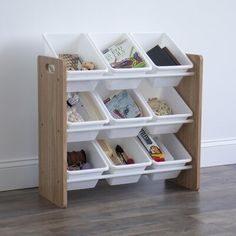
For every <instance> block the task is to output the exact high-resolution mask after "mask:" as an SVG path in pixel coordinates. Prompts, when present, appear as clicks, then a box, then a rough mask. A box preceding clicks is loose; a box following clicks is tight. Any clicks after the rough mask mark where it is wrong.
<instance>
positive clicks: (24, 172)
mask: <svg viewBox="0 0 236 236" xmlns="http://www.w3.org/2000/svg"><path fill="white" fill-rule="evenodd" d="M36 186H38V159H37V158H36V157H35V158H24V159H17V160H10V161H9V160H8V161H0V191H7V190H13V189H23V188H32V187H36Z"/></svg>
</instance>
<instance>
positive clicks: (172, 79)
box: [130, 32, 193, 87]
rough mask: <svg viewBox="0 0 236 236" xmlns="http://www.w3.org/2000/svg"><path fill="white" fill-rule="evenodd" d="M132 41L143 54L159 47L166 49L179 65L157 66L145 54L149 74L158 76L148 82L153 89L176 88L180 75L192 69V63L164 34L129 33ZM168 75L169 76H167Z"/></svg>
mask: <svg viewBox="0 0 236 236" xmlns="http://www.w3.org/2000/svg"><path fill="white" fill-rule="evenodd" d="M130 35H131V37H132V38H133V40H134V41H135V42H136V43H137V45H138V47H139V49H140V50H141V51H142V52H143V53H145V54H146V53H147V52H148V51H149V50H150V49H152V48H153V47H155V46H156V45H159V46H160V47H161V48H163V47H167V48H168V49H169V50H170V52H171V53H172V54H173V56H174V57H175V58H176V59H177V60H178V62H179V63H180V65H175V66H157V65H156V64H155V63H154V62H153V61H152V59H151V58H150V57H149V56H148V55H147V54H146V56H147V58H148V61H149V63H150V64H151V65H152V68H153V69H152V71H151V72H150V73H152V74H157V75H159V76H158V77H156V78H150V79H149V82H150V83H151V85H152V86H155V87H166V86H177V85H178V84H179V82H180V81H181V79H182V77H183V76H181V74H182V73H185V72H186V71H187V70H188V69H190V68H192V67H193V64H192V62H191V61H190V59H189V58H188V57H187V55H186V54H185V53H184V52H183V51H182V50H181V49H180V48H179V47H178V46H177V44H176V43H175V42H174V41H173V40H172V39H171V38H170V37H169V36H168V35H167V34H165V33H156V32H153V33H131V34H130ZM160 75H163V76H162V77H161V76H160ZM164 75H166V76H164ZM168 75H169V76H168Z"/></svg>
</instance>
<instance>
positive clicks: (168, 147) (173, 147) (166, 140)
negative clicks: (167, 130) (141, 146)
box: [148, 134, 192, 180]
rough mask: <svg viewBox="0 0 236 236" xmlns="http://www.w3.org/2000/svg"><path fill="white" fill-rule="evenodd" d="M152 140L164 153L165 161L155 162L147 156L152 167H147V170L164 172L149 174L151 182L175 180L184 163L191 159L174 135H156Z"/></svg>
mask: <svg viewBox="0 0 236 236" xmlns="http://www.w3.org/2000/svg"><path fill="white" fill-rule="evenodd" d="M154 140H155V142H156V143H157V144H158V145H159V146H160V147H161V150H162V151H163V152H164V153H165V159H166V161H164V162H156V161H154V160H152V159H151V157H150V156H149V158H150V159H151V160H152V165H151V166H150V167H149V169H159V170H166V171H164V172H160V173H154V174H149V175H148V176H149V178H150V179H151V180H160V179H173V178H176V177H177V176H178V175H179V173H180V171H181V167H184V166H185V164H186V163H188V162H190V161H191V160H192V157H191V156H190V154H189V153H188V152H187V151H186V149H185V148H184V146H183V145H182V144H181V143H180V141H179V140H178V139H177V138H176V136H175V135H174V134H163V135H158V136H157V137H155V138H154Z"/></svg>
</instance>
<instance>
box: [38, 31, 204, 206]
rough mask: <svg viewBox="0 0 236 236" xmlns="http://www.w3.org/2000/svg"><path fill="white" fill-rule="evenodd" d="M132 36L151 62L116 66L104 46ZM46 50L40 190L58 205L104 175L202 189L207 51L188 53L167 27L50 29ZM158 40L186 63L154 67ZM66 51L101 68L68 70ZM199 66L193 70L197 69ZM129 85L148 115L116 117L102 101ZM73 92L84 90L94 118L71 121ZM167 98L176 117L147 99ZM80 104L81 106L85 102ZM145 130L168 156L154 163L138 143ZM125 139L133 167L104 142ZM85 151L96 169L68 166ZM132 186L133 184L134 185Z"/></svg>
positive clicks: (41, 78)
mask: <svg viewBox="0 0 236 236" xmlns="http://www.w3.org/2000/svg"><path fill="white" fill-rule="evenodd" d="M120 39H126V40H129V41H130V42H131V43H132V44H133V45H134V46H135V48H136V49H137V50H138V51H139V52H140V54H141V55H142V57H143V58H144V60H145V62H146V66H145V67H144V68H133V69H125V70H122V69H113V68H112V67H111V66H110V65H109V64H108V63H107V61H106V60H105V58H104V56H103V54H102V53H101V50H103V49H104V48H105V47H107V46H109V45H110V44H111V43H112V42H114V41H117V40H120ZM44 40H45V46H46V56H39V57H38V96H39V191H40V194H41V196H43V197H45V198H46V199H48V200H49V201H51V202H52V203H54V204H55V205H57V206H59V207H62V208H63V207H66V206H67V191H69V190H77V189H86V188H93V187H95V186H96V184H97V182H98V181H99V180H101V179H105V180H106V181H107V183H108V184H109V185H119V184H128V183H135V182H138V180H139V179H140V177H141V176H142V175H145V176H147V177H148V178H149V179H150V184H155V182H153V181H154V180H159V179H170V180H171V181H173V182H175V183H176V184H178V185H181V186H183V187H186V188H188V189H191V190H198V189H199V178H200V177H199V170H200V135H201V92H202V60H203V59H202V57H201V56H199V55H187V56H186V55H185V54H184V53H183V52H182V51H181V50H180V49H179V48H178V47H177V46H176V44H175V43H174V42H173V41H172V40H171V39H170V38H169V37H168V36H167V35H166V34H161V33H150V34H149V33H147V34H141V33H140V34H135V33H133V34H118V33H116V34H73V35H66V34H65V35H64V34H61V35H59V34H58V35H44ZM155 43H158V44H160V45H162V46H168V48H169V49H170V50H171V52H172V53H173V54H174V55H175V56H176V58H177V59H178V60H179V62H181V65H179V66H172V67H171V66H164V67H161V68H159V67H158V66H155V65H154V64H153V63H152V61H151V59H150V58H149V57H148V55H146V53H145V52H146V50H149V49H150V48H151V47H153V46H155ZM59 53H80V54H81V55H82V56H83V57H84V58H86V60H90V61H94V62H95V63H97V64H96V65H97V70H94V71H67V70H66V67H65V65H64V63H63V61H62V60H61V59H59V58H58V54H59ZM191 67H192V68H191ZM121 89H127V90H129V94H130V95H131V96H132V97H133V99H134V100H135V101H136V103H137V104H138V105H139V107H141V109H142V111H143V117H140V118H129V119H115V118H114V117H112V115H111V114H110V113H109V111H108V110H107V108H106V106H105V105H104V103H103V99H104V98H105V97H106V96H107V95H109V94H110V93H112V92H114V91H116V90H121ZM67 92H79V93H80V98H81V100H83V103H84V104H85V108H86V109H87V111H88V114H89V116H88V117H86V119H85V121H84V122H77V123H69V122H67V108H66V100H67ZM149 96H150V97H158V98H161V99H163V100H165V101H167V103H168V104H169V105H170V107H171V108H172V115H168V116H156V115H155V114H154V112H153V111H152V109H151V108H150V107H149V105H148V103H147V99H148V98H149ZM78 109H80V108H78ZM142 128H144V129H145V130H146V131H147V132H148V133H149V134H150V135H152V137H153V138H154V140H155V141H156V142H157V143H158V144H159V146H161V148H162V150H163V151H164V153H165V158H166V161H165V162H155V161H153V160H152V159H151V158H150V156H149V155H148V154H147V152H146V150H145V148H144V147H143V146H142V144H141V143H140V142H139V141H138V139H137V137H136V136H137V135H138V133H139V131H140V130H141V129H142ZM97 139H105V140H106V141H107V142H108V143H109V144H110V146H111V147H114V146H115V145H117V144H119V145H121V146H122V147H123V148H124V149H125V151H126V152H127V154H128V155H129V156H132V158H134V159H135V164H132V165H121V166H116V165H114V164H113V163H112V162H111V161H110V159H109V158H108V157H107V156H106V154H105V152H104V151H103V149H102V148H101V146H100V145H99V144H98V142H97ZM81 149H84V150H85V151H86V153H87V154H88V155H87V156H88V159H89V162H90V163H91V164H92V166H93V168H92V169H87V170H78V171H67V168H66V167H67V151H78V150H81ZM130 186H131V187H132V185H130Z"/></svg>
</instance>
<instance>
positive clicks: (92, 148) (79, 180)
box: [67, 141, 108, 190]
mask: <svg viewBox="0 0 236 236" xmlns="http://www.w3.org/2000/svg"><path fill="white" fill-rule="evenodd" d="M67 145H68V148H67V150H68V151H80V150H81V149H83V150H84V151H85V153H86V157H87V161H88V162H89V163H90V164H91V165H92V167H93V168H92V169H87V170H74V171H67V185H68V186H67V188H68V190H76V189H86V188H94V187H95V186H96V184H97V182H98V179H99V177H100V176H101V175H102V173H103V172H104V171H106V170H108V165H107V163H106V161H105V157H104V153H103V152H101V150H100V148H99V146H98V144H97V142H95V141H93V142H79V143H78V142H74V143H68V144H67ZM96 177H97V179H94V180H86V179H88V178H96Z"/></svg>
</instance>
